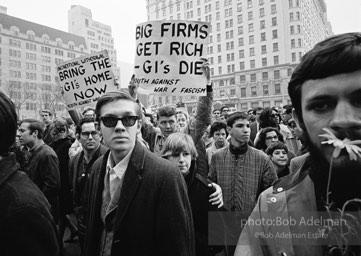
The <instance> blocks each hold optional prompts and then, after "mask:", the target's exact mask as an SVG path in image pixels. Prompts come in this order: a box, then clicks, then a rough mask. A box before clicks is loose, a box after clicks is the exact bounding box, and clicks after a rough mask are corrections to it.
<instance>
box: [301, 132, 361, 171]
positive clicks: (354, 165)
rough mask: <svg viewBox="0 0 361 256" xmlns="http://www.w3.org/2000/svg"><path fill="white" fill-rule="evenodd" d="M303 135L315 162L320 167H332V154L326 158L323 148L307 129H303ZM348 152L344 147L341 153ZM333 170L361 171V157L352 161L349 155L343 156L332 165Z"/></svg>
mask: <svg viewBox="0 0 361 256" xmlns="http://www.w3.org/2000/svg"><path fill="white" fill-rule="evenodd" d="M303 137H304V143H305V144H306V145H307V149H308V152H309V153H310V155H311V157H312V159H313V162H314V164H316V165H317V166H318V167H322V169H325V170H326V169H327V171H328V169H329V168H330V162H331V156H330V158H328V159H327V158H326V156H325V155H324V154H323V151H322V149H320V148H319V147H317V146H316V145H315V144H314V142H313V141H312V140H311V139H310V136H309V134H308V132H307V131H306V129H303ZM344 152H346V149H342V151H341V154H343V153H344ZM332 169H333V172H343V174H346V173H345V172H347V173H350V172H357V173H361V159H360V158H358V159H357V161H352V160H350V159H349V158H348V157H347V158H343V159H342V161H338V162H337V164H336V163H335V162H334V163H333V166H332Z"/></svg>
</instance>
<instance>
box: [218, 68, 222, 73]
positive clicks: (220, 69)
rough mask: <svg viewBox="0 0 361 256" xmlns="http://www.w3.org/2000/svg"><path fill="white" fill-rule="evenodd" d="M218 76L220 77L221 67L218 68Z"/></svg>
mask: <svg viewBox="0 0 361 256" xmlns="http://www.w3.org/2000/svg"><path fill="white" fill-rule="evenodd" d="M218 75H222V67H218Z"/></svg>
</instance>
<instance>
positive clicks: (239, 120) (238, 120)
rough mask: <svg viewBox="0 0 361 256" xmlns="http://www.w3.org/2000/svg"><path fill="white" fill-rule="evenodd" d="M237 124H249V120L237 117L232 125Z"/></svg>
mask: <svg viewBox="0 0 361 256" xmlns="http://www.w3.org/2000/svg"><path fill="white" fill-rule="evenodd" d="M237 124H249V121H248V120H247V119H243V118H239V119H237V120H236V121H235V122H234V125H237Z"/></svg>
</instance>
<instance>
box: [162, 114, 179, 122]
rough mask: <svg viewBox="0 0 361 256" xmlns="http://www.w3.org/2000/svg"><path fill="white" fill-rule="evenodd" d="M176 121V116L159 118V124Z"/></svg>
mask: <svg viewBox="0 0 361 256" xmlns="http://www.w3.org/2000/svg"><path fill="white" fill-rule="evenodd" d="M174 120H176V116H175V115H173V116H159V122H161V121H174Z"/></svg>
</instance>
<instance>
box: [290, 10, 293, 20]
mask: <svg viewBox="0 0 361 256" xmlns="http://www.w3.org/2000/svg"><path fill="white" fill-rule="evenodd" d="M290 21H293V12H290Z"/></svg>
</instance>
